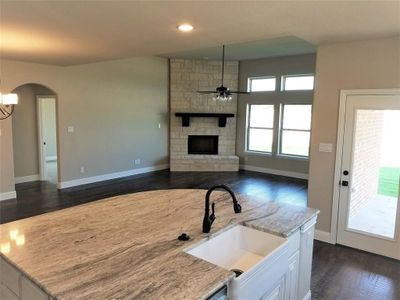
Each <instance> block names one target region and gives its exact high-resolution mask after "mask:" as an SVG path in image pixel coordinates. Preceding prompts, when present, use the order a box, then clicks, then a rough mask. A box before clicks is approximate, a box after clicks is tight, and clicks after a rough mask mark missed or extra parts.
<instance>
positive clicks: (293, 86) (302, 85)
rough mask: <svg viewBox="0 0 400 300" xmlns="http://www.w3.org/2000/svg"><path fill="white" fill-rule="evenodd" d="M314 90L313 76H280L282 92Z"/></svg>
mask: <svg viewBox="0 0 400 300" xmlns="http://www.w3.org/2000/svg"><path fill="white" fill-rule="evenodd" d="M312 89H314V75H290V76H282V91H299V90H312Z"/></svg>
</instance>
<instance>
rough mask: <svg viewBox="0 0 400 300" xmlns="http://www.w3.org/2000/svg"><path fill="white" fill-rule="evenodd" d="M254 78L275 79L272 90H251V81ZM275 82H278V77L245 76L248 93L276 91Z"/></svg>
mask: <svg viewBox="0 0 400 300" xmlns="http://www.w3.org/2000/svg"><path fill="white" fill-rule="evenodd" d="M254 79H275V86H274V89H273V90H268V91H252V90H251V86H252V84H251V82H252V80H254ZM277 84H278V77H277V76H274V75H271V76H252V77H248V78H247V92H249V93H271V92H276V91H277V90H278V89H277Z"/></svg>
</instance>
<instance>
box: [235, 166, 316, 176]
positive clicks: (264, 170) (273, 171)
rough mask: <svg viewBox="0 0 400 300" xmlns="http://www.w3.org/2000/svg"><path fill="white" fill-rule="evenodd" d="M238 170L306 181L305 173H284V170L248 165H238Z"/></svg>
mask: <svg viewBox="0 0 400 300" xmlns="http://www.w3.org/2000/svg"><path fill="white" fill-rule="evenodd" d="M239 169H241V170H246V171H254V172H260V173H267V174H273V175H280V176H286V177H293V178H300V179H308V174H306V173H299V172H291V171H284V170H276V169H269V168H262V167H255V166H250V165H240V166H239Z"/></svg>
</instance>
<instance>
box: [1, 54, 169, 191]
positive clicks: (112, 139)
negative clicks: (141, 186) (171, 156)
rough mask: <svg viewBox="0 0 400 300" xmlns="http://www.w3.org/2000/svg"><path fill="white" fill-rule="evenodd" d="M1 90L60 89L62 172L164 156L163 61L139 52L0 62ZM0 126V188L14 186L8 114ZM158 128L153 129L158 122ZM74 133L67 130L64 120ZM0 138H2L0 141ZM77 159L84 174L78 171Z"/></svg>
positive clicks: (162, 160)
mask: <svg viewBox="0 0 400 300" xmlns="http://www.w3.org/2000/svg"><path fill="white" fill-rule="evenodd" d="M1 78H2V92H9V91H11V90H13V89H14V88H16V87H18V86H20V85H22V84H26V83H38V84H42V85H44V86H47V87H49V88H50V89H52V90H53V91H55V92H56V93H57V119H58V128H57V133H58V143H59V149H58V150H59V153H58V157H59V160H60V161H59V163H60V169H59V172H60V179H61V181H68V180H74V179H80V178H85V177H91V176H96V175H102V174H108V173H113V172H120V171H126V170H131V169H134V165H133V160H134V159H137V158H140V159H141V164H140V165H136V166H135V168H142V167H149V166H154V165H161V164H167V163H168V140H167V139H168V61H167V59H164V58H158V57H141V58H132V59H123V60H116V61H107V62H101V63H93V64H86V65H78V66H71V67H56V66H49V65H41V64H33V63H24V62H16V61H7V60H3V61H1ZM0 123H1V128H2V137H1V142H2V144H1V150H2V153H1V155H2V156H3V157H4V158H5V159H3V160H2V162H3V161H5V160H6V161H7V164H3V163H2V164H1V175H2V178H1V190H0V192H8V191H12V190H14V186H13V180H10V178H8V177H9V176H10V174H13V173H14V170H13V166H12V163H11V164H10V163H9V161H11V162H12V160H13V159H12V150H11V149H12V147H11V140H12V138H11V137H12V129H11V126H10V123H11V119H10V118H9V119H7V120H5V121H2V122H0ZM159 123H160V124H161V128H160V129H159V128H158V124H159ZM68 126H74V128H75V132H74V133H68V132H67V127H68ZM3 141H4V144H3ZM81 166H84V167H85V173H84V174H82V173H81V172H80V168H81Z"/></svg>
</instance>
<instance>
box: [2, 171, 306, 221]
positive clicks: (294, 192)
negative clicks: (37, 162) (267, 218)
mask: <svg viewBox="0 0 400 300" xmlns="http://www.w3.org/2000/svg"><path fill="white" fill-rule="evenodd" d="M214 184H227V185H229V186H230V187H231V188H232V189H233V190H234V191H235V192H237V193H242V194H246V195H257V196H260V197H265V198H267V199H270V200H273V201H281V202H287V203H291V204H295V205H303V206H305V205H307V181H306V180H302V179H293V178H288V177H282V176H274V175H267V174H262V173H257V172H249V171H240V172H217V173H216V172H173V173H171V172H169V171H167V170H165V171H158V172H153V173H146V174H141V175H135V176H130V177H124V178H121V179H114V180H108V181H103V182H99V183H93V184H87V185H82V186H79V187H74V188H69V189H63V190H57V188H56V185H55V184H52V183H50V182H40V181H35V182H28V183H21V184H17V185H16V191H17V199H12V200H6V201H1V202H0V223H6V222H10V221H14V220H18V219H22V218H27V217H31V216H35V215H38V214H42V213H46V212H50V211H55V210H58V209H62V208H66V207H71V206H74V205H78V204H82V203H87V202H91V201H94V200H99V199H103V198H107V197H112V196H116V195H122V194H127V193H135V192H140V191H149V190H156V189H158V190H160V189H176V188H198V189H208V188H209V187H211V186H212V185H214Z"/></svg>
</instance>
